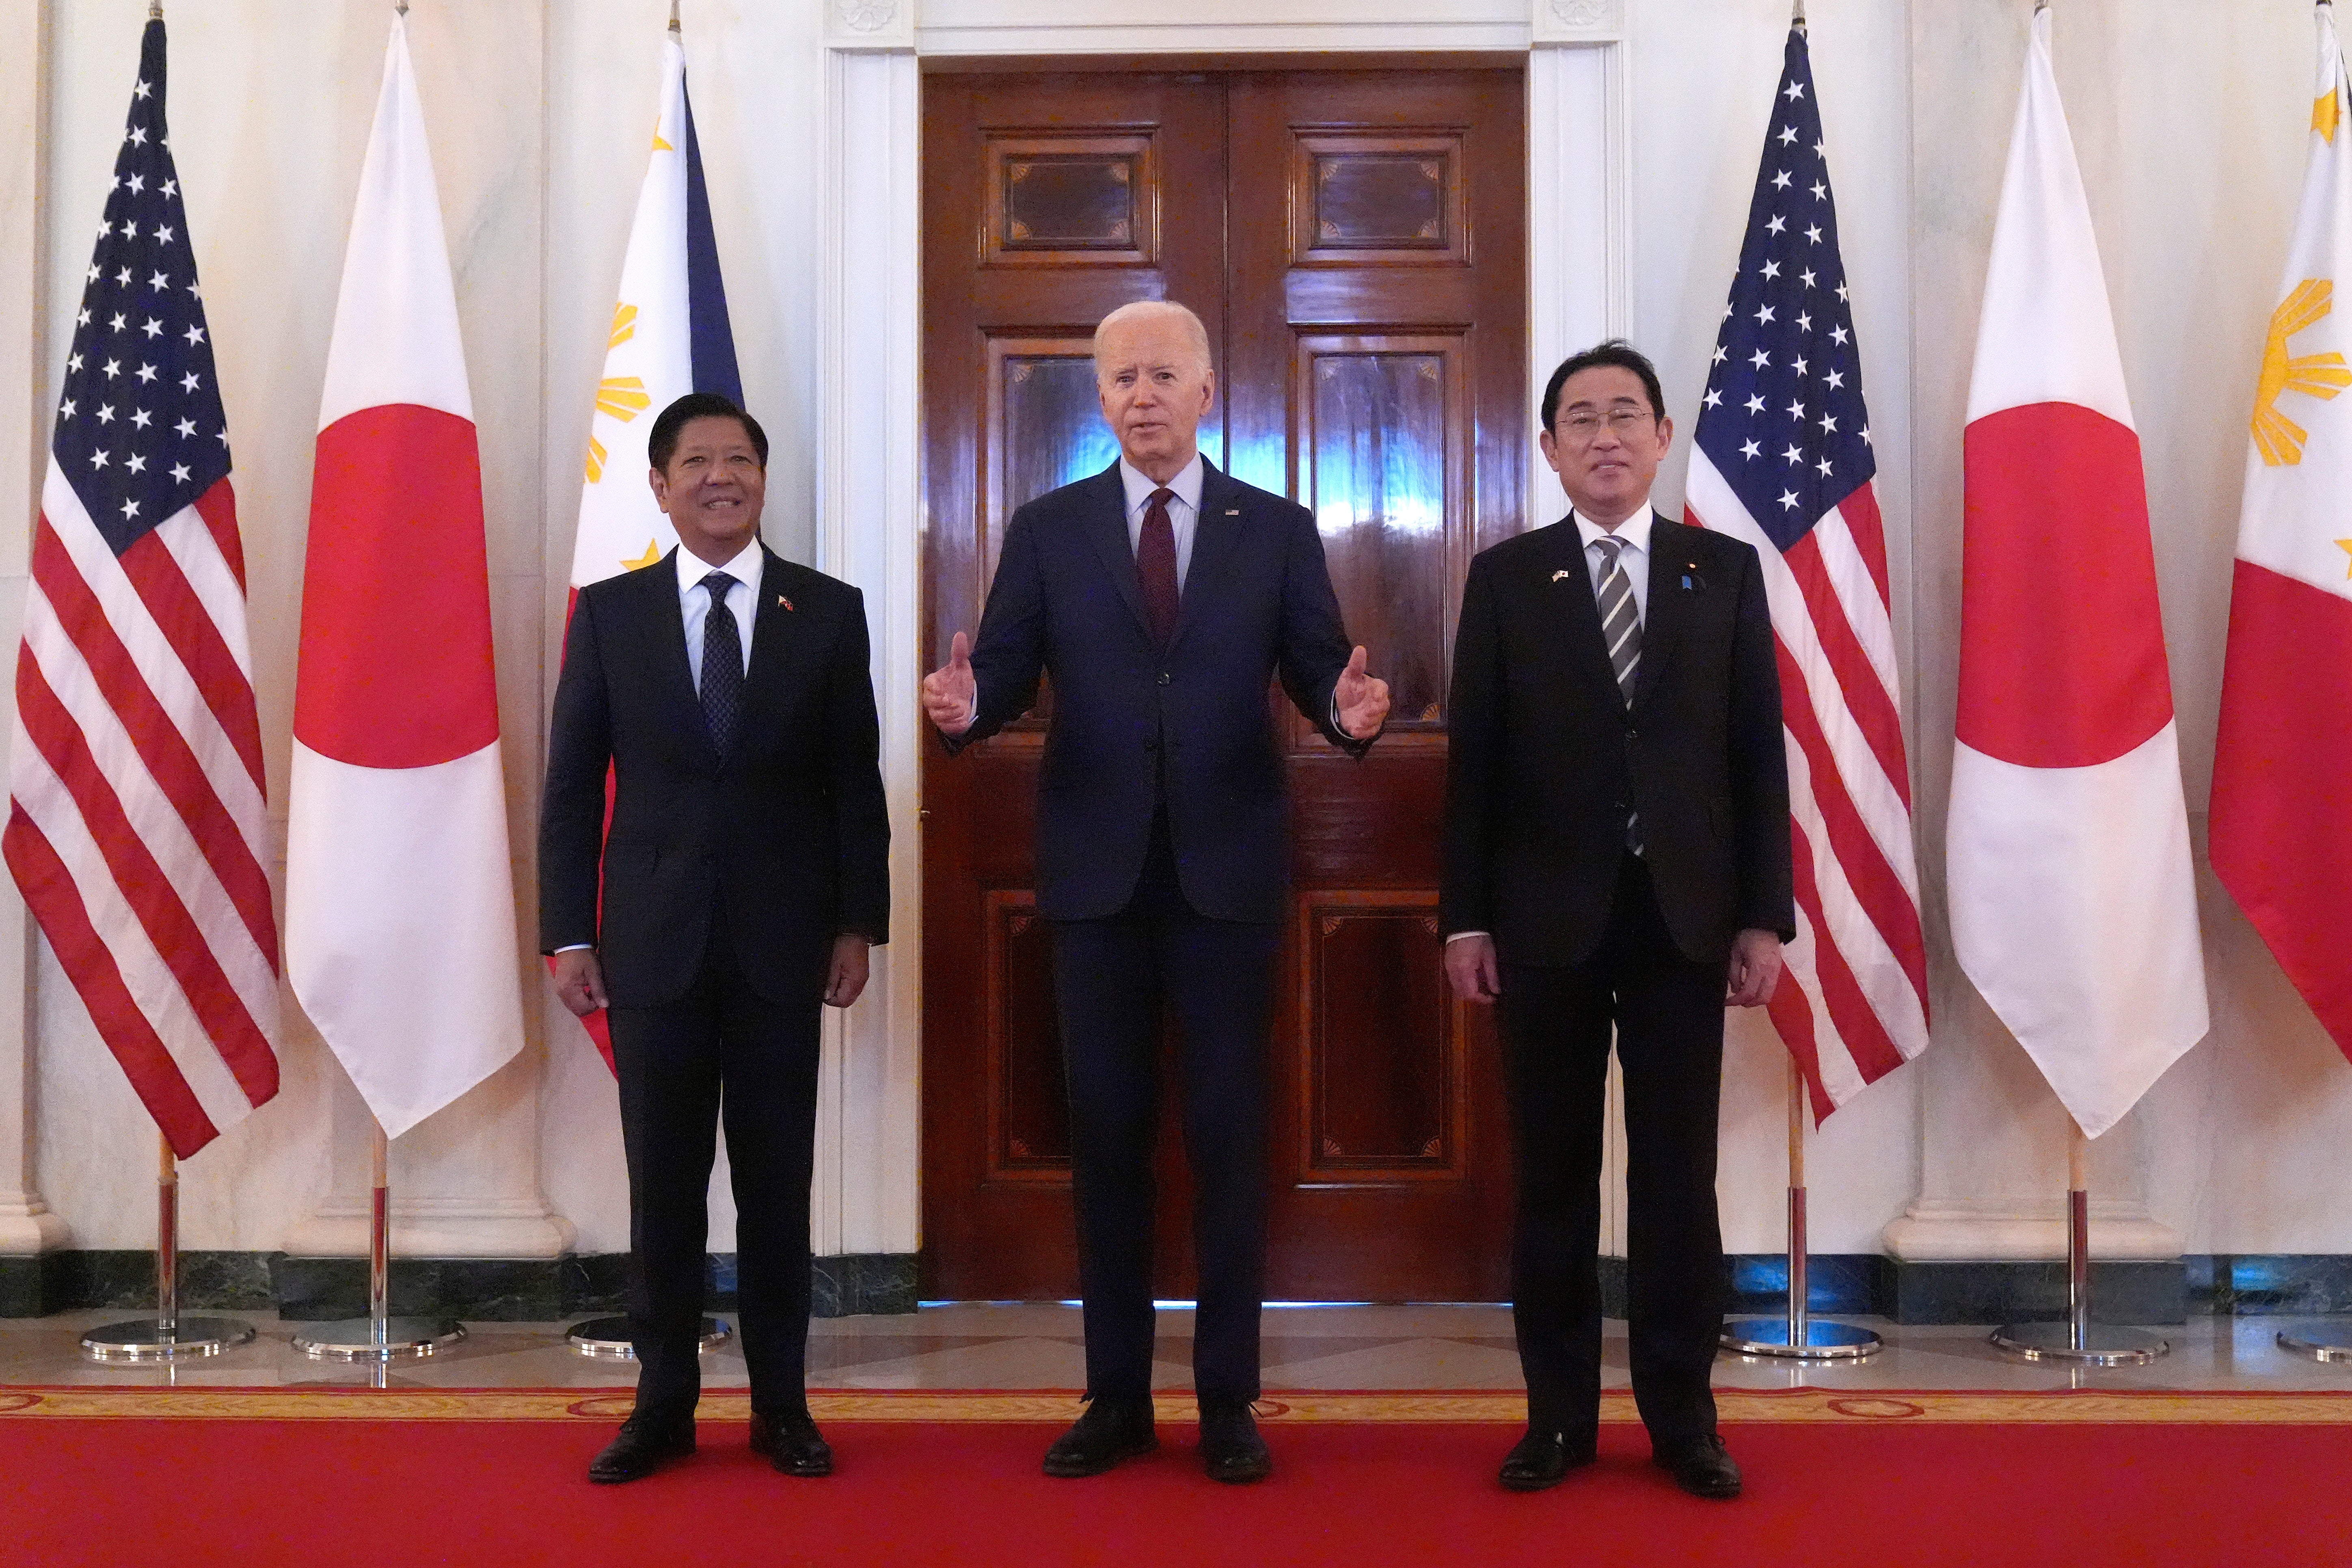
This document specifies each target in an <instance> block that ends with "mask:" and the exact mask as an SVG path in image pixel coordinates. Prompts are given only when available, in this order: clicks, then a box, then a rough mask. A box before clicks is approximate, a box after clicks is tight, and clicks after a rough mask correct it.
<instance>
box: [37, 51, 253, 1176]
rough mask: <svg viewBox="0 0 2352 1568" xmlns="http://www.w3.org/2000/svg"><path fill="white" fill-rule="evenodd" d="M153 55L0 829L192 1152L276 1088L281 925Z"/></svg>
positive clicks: (41, 578)
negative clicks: (272, 895) (273, 899)
mask: <svg viewBox="0 0 2352 1568" xmlns="http://www.w3.org/2000/svg"><path fill="white" fill-rule="evenodd" d="M163 67H164V47H163V23H162V22H161V21H151V22H149V23H148V24H147V30H146V33H145V36H144V37H143V38H142V41H141V45H140V51H139V78H138V85H137V86H136V87H135V88H133V89H132V91H131V113H130V118H129V121H128V123H127V124H126V126H125V127H124V131H123V137H122V147H121V152H119V153H117V154H116V156H115V162H114V178H113V180H112V182H111V183H110V185H109V187H108V192H107V197H106V210H105V216H104V219H103V220H102V221H101V222H100V225H99V233H98V245H97V247H96V248H95V249H94V250H93V251H92V252H91V255H90V261H89V271H88V272H87V274H86V275H85V276H84V278H83V289H82V297H81V308H80V310H79V311H78V312H76V314H75V316H74V333H73V347H72V348H71V350H70V351H69V352H68V355H67V358H66V375H65V385H64V387H63V390H62V392H61V394H60V395H59V398H58V405H57V413H56V420H55V423H54V425H53V426H51V435H50V441H49V465H48V474H47V479H46V480H45V482H44V484H43V486H42V490H41V514H40V521H39V523H38V525H37V527H36V529H35V531H34V534H33V561H32V584H31V587H30V589H29V591H28V592H27V594H26V604H25V639H24V646H23V647H22V649H21V650H20V651H19V653H18V656H17V660H16V737H15V745H14V747H13V749H12V751H11V753H10V757H9V764H8V788H9V795H10V797H11V798H10V802H9V813H8V826H7V829H6V832H5V835H0V845H5V853H6V856H7V861H8V868H9V869H10V871H12V872H13V873H14V874H15V876H16V886H17V887H18V888H19V889H21V890H22V891H23V893H24V895H25V901H26V904H27V905H28V906H29V907H30V908H31V910H32V912H33V917H34V919H35V920H37V921H39V922H40V927H41V930H42V931H43V933H44V934H45V935H47V938H48V941H49V945H50V947H51V948H52V949H53V950H54V951H55V952H56V953H57V956H58V963H59V964H60V965H61V966H62V967H63V968H64V970H65V973H66V977H67V978H68V980H70V981H71V982H72V983H73V987H74V990H75V991H76V992H77V993H78V994H79V995H80V997H81V999H82V1005H84V1006H85V1007H87V1008H88V1009H89V1016H90V1018H91V1021H92V1022H93V1023H95V1024H96V1025H97V1026H98V1032H99V1035H100V1037H101V1038H102V1039H104V1040H105V1042H106V1044H107V1047H108V1048H109V1049H110V1050H111V1051H112V1052H113V1053H114V1057H115V1059H116V1060H117V1061H119V1062H121V1064H122V1069H123V1071H124V1072H125V1073H127V1074H128V1075H129V1076H130V1079H131V1087H132V1088H133V1089H136V1090H137V1091H138V1094H139V1098H140V1100H142V1102H143V1103H144V1104H145V1105H146V1107H147V1110H148V1112H149V1113H150V1114H151V1115H152V1116H153V1117H154V1118H155V1124H156V1125H157V1126H158V1127H160V1128H161V1129H162V1130H163V1136H164V1138H165V1139H166V1140H167V1141H168V1142H170V1143H171V1145H172V1149H173V1152H175V1153H176V1154H178V1155H180V1156H182V1157H185V1156H187V1155H190V1154H193V1153H194V1152H196V1151H197V1150H199V1149H201V1148H203V1147H204V1146H205V1144H206V1143H208V1142H211V1141H212V1140H213V1139H214V1137H215V1136H216V1135H217V1134H218V1133H220V1132H221V1131H225V1130H226V1129H227V1128H229V1127H230V1126H232V1125H234V1124H235V1123H236V1122H237V1121H240V1120H242V1119H243V1118H244V1117H245V1116H246V1115H247V1113H248V1112H249V1111H251V1110H252V1109H253V1108H254V1107H255V1106H257V1105H260V1104H262V1103H263V1102H264V1101H266V1100H268V1099H269V1098H270V1097H271V1096H273V1095H275V1094H276V1093H277V1092H278V1058H277V1054H276V1051H275V1049H274V1045H273V1042H274V1040H275V1037H276V1036H277V1033H278V923H277V920H276V918H275V917H274V915H273V914H272V913H271V910H270V900H269V879H268V876H267V874H266V873H265V872H264V870H263V867H264V865H265V864H266V863H267V860H268V807H267V800H266V797H265V794H264V784H263V776H262V761H261V731H260V727H259V725H258V723H257V721H256V719H255V714H254V702H253V659H252V655H251V652H250V650H249V647H248V644H247V637H246V584H245V552H244V549H243V547H242V545H241V544H240V543H239V542H238V539H237V529H236V496H235V495H234V493H233V492H232V491H231V489H230V486H229V449H228V426H227V422H226V419H225V418H224V416H223V415H222V412H221V400H220V387H219V384H218V382H217V381H216V380H215V376H214V372H213V352H212V344H211V342H209V334H208V330H207V324H206V322H205V308H204V303H203V295H202V292H201V291H200V290H199V289H198V287H197V283H196V268H195V258H194V245H193V244H192V243H191V241H190V239H189V237H188V215H187V209H186V206H185V204H184V202H183V200H182V197H181V192H180V183H179V175H178V173H177V171H176V170H175V169H174V168H173V162H172V153H171V144H170V142H169V139H168V133H167V132H166V130H165V127H164V117H163V85H164V83H163Z"/></svg>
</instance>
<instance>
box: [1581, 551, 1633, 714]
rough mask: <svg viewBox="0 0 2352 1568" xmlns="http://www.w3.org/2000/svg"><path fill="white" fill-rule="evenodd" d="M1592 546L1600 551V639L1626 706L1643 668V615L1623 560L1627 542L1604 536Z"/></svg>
mask: <svg viewBox="0 0 2352 1568" xmlns="http://www.w3.org/2000/svg"><path fill="white" fill-rule="evenodd" d="M1592 548H1593V549H1595V550H1598V551H1600V552H1601V556H1602V562H1601V588H1600V597H1601V642H1602V643H1604V644H1605V645H1607V647H1608V649H1609V668H1612V669H1613V670H1615V671H1616V672H1617V689H1619V690H1621V691H1622V692H1623V693H1624V694H1625V705H1626V706H1627V707H1628V708H1630V707H1632V706H1633V678H1634V676H1635V675H1636V674H1637V673H1638V672H1639V671H1640V669H1641V668H1642V616H1641V613H1640V611H1639V610H1637V609H1636V608H1635V607H1634V605H1633V579H1632V578H1631V577H1628V576H1627V575H1626V574H1625V563H1624V561H1623V560H1622V556H1623V555H1624V552H1625V542H1624V541H1623V540H1622V539H1601V540H1595V541H1594V542H1593V545H1592Z"/></svg>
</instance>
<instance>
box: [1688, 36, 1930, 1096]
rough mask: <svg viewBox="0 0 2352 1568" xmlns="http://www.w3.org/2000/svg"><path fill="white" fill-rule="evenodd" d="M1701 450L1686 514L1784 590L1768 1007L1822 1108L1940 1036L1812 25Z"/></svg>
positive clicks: (1793, 50) (1753, 219) (1729, 324)
mask: <svg viewBox="0 0 2352 1568" xmlns="http://www.w3.org/2000/svg"><path fill="white" fill-rule="evenodd" d="M1692 446H1693V450H1692V453H1691V459H1690V474H1689V478H1688V480H1687V482H1686V484H1685V497H1686V502H1685V505H1686V511H1687V521H1690V522H1692V523H1695V524H1697V525H1699V526H1701V527H1706V528H1714V529H1718V530H1720V531H1723V532H1726V533H1729V534H1732V535H1735V536H1737V537H1738V538H1741V539H1745V540H1747V541H1748V542H1749V543H1751V544H1753V545H1755V546H1756V549H1757V552H1758V554H1759V555H1760V556H1761V557H1762V558H1763V561H1764V563H1765V575H1766V579H1767V581H1768V583H1769V589H1770V599H1771V606H1772V631H1773V640H1774V642H1775V644H1776V652H1777V653H1778V654H1779V656H1780V692H1781V707H1782V714H1783V723H1784V725H1785V730H1786V735H1787V740H1788V751H1789V801H1790V837H1792V839H1793V840H1794V846H1793V847H1794V849H1795V859H1796V873H1797V940H1796V941H1795V942H1792V943H1790V946H1789V949H1788V969H1787V973H1786V976H1785V978H1784V980H1783V982H1782V984H1781V985H1780V990H1779V991H1778V992H1777V993H1776V994H1775V995H1774V996H1773V999H1772V1004H1771V1008H1770V1011H1771V1015H1772V1022H1773V1024H1774V1026H1776V1027H1777V1028H1778V1029H1779V1030H1780V1037H1781V1039H1782V1040H1784V1041H1785V1042H1787V1044H1788V1047H1789V1049H1790V1052H1791V1053H1793V1054H1794V1056H1795V1057H1796V1059H1797V1062H1798V1065H1799V1066H1800V1067H1801V1068H1803V1070H1804V1074H1805V1080H1806V1083H1807V1085H1808V1086H1809V1088H1810V1089H1811V1100H1812V1106H1813V1114H1814V1116H1815V1117H1816V1119H1818V1118H1820V1117H1823V1116H1827V1115H1828V1114H1829V1113H1830V1112H1831V1111H1832V1110H1835V1109H1836V1108H1837V1107H1839V1106H1841V1105H1843V1104H1844V1103H1845V1102H1846V1101H1847V1100H1849V1099H1851V1098H1853V1095H1855V1094H1856V1093H1858V1092H1860V1091H1861V1089H1863V1088H1864V1086H1865V1085H1867V1084H1870V1083H1873V1082H1874V1081H1876V1080H1877V1079H1880V1078H1882V1077H1884V1076H1885V1074H1887V1073H1889V1072H1892V1071H1893V1070H1894V1069H1895V1068H1898V1067H1900V1066H1902V1065H1903V1063H1905V1062H1906V1061H1908V1060H1909V1059H1910V1058H1912V1057H1914V1056H1916V1055H1917V1054H1918V1053H1919V1052H1920V1051H1921V1050H1923V1049H1925V1048H1926V1047H1927V956H1926V952H1925V948H1924V945H1923V943H1922V942H1921V940H1920V932H1919V877H1918V870H1917V867H1916V859H1915V858H1914V856H1913V853H1912V847H1911V784H1910V770H1909V768H1908V766H1907V764H1906V761H1905V757H1904V750H1903V725H1902V709H1901V702H1900V697H1899V686H1898V683H1897V680H1896V676H1895V636H1894V627H1893V626H1892V624H1891V622H1890V620H1889V618H1888V614H1887V586H1886V542H1885V532H1884V530H1883V529H1882V528H1881V526H1880V522H1879V516H1878V501H1877V499H1876V497H1875V496H1874V494H1873V492H1872V489H1871V479H1872V477H1873V476H1874V474H1876V473H1877V471H1878V460H1877V458H1876V457H1875V456H1874V454H1873V452H1872V450H1871V437H1870V414H1869V410H1868V409H1867V408H1865V407H1864V404H1863V399H1862V369H1861V356H1860V354H1859V353H1857V351H1856V347H1855V343H1854V335H1853V310H1852V309H1851V308H1850V305H1849V302H1848V299H1847V289H1846V278H1845V268H1844V266H1843V263H1842V262H1841V261H1840V259H1839V256H1838V238H1837V204H1836V202H1835V200H1834V199H1833V198H1832V196H1831V195H1830V175H1829V164H1828V163H1827V162H1825V161H1824V159H1823V157H1822V121H1821V112H1820V110H1819V108H1818V107H1817V105H1816V104H1815V102H1814V98H1813V80H1812V69H1811V64H1810V62H1809V61H1808V59H1807V56H1806V48H1805V32H1804V29H1803V28H1802V27H1801V26H1799V27H1792V28H1790V32H1789V43H1788V48H1787V52H1786V55H1785V57H1784V61H1783V64H1782V67H1781V72H1780V89H1779V92H1778V93H1777V94H1776V96H1775V97H1774V99H1773V107H1772V118H1771V123H1770V128H1769V131H1768V132H1766V135H1765V140H1764V157H1763V161H1762V163H1761V164H1760V165H1759V168H1758V169H1757V172H1756V194H1755V196H1754V197H1753V198H1752V200H1751V201H1750V202H1749V204H1748V234H1747V237H1746V238H1745V239H1744V240H1743V241H1742V242H1741V244H1740V248H1739V270H1738V275H1737V276H1736V277H1734V278H1733V279H1732V284H1731V302H1730V303H1729V304H1727V305H1726V306H1725V307H1724V313H1723V327H1722V331H1721V332H1720V334H1719V335H1718V336H1717V339H1716V344H1715V353H1714V356H1713V361H1712V363H1710V364H1709V366H1708V371H1707V386H1706V397H1705V399H1704V401H1703V403H1702V405H1701V407H1700V410H1699V416H1698V430H1697V434H1696V439H1695V440H1694V442H1693V443H1692Z"/></svg>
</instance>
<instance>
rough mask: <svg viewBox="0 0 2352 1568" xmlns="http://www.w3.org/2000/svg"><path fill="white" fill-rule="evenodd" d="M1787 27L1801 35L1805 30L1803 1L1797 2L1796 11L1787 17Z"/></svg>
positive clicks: (1798, 0)
mask: <svg viewBox="0 0 2352 1568" xmlns="http://www.w3.org/2000/svg"><path fill="white" fill-rule="evenodd" d="M1789 26H1791V27H1794V28H1796V29H1797V31H1799V32H1803V31H1804V30H1805V0H1797V7H1796V10H1795V11H1794V12H1792V13H1791V14H1790V17H1789Z"/></svg>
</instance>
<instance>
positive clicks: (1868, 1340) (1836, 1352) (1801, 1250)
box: [1721, 0, 1884, 1361]
mask: <svg viewBox="0 0 2352 1568" xmlns="http://www.w3.org/2000/svg"><path fill="white" fill-rule="evenodd" d="M1804 10H1805V7H1804V0H1798V4H1797V16H1798V24H1799V26H1802V25H1803V19H1804ZM1806 1107H1807V1090H1806V1088H1805V1070H1804V1068H1801V1067H1800V1066H1798V1064H1797V1057H1796V1053H1795V1052H1793V1051H1792V1052H1790V1054H1789V1308H1788V1312H1787V1315H1786V1316H1785V1317H1780V1318H1734V1319H1732V1320H1731V1321H1728V1322H1727V1323H1725V1324H1724V1325H1723V1333H1722V1337H1721V1339H1722V1344H1723V1348H1724V1349H1726V1350H1727V1351H1729V1352H1732V1353H1733V1354H1734V1355H1746V1356H1770V1357H1772V1358H1773V1359H1774V1360H1776V1361H1859V1360H1860V1359H1861V1358H1863V1357H1864V1356H1866V1355H1869V1354H1872V1353H1873V1352H1875V1351H1877V1350H1878V1349H1879V1347H1880V1346H1881V1345H1882V1344H1883V1343H1884V1341H1882V1340H1881V1339H1880V1338H1879V1337H1878V1336H1877V1335H1876V1334H1875V1333H1873V1332H1872V1331H1870V1330H1868V1329H1864V1328H1859V1327H1857V1326H1855V1325H1854V1324H1852V1323H1832V1322H1829V1321H1823V1320H1817V1319H1815V1318H1814V1317H1813V1316H1812V1312H1811V1301H1812V1271H1811V1267H1810V1263H1811V1259H1810V1257H1809V1255H1808V1252H1807V1243H1806V1237H1805V1112H1806Z"/></svg>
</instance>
